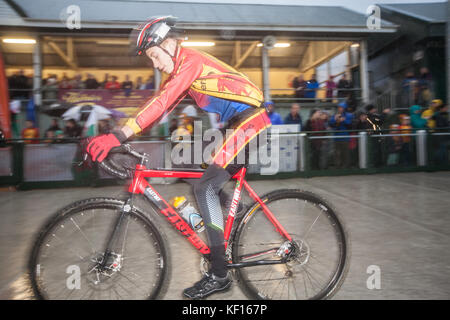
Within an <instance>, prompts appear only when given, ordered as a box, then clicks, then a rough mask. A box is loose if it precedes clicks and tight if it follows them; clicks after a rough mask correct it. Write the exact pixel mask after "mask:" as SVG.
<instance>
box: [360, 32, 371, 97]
mask: <svg viewBox="0 0 450 320" xmlns="http://www.w3.org/2000/svg"><path fill="white" fill-rule="evenodd" d="M359 50H360V51H359V55H360V57H359V59H360V62H359V73H360V78H361V98H362V101H363V103H369V70H368V60H367V59H368V58H367V41H366V40H362V41H361V42H360V45H359Z"/></svg>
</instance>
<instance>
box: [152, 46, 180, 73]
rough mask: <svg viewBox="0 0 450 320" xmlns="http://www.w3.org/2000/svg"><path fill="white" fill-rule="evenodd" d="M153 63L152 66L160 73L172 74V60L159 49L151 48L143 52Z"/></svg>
mask: <svg viewBox="0 0 450 320" xmlns="http://www.w3.org/2000/svg"><path fill="white" fill-rule="evenodd" d="M145 53H146V55H147V57H149V58H150V60H152V62H153V66H154V67H155V68H156V69H158V70H159V71H161V72H165V73H172V71H173V69H174V64H173V61H172V58H171V57H170V56H169V55H168V54H167V53H166V52H164V51H163V50H162V49H161V48H159V47H151V48H149V49H147V51H146V52H145Z"/></svg>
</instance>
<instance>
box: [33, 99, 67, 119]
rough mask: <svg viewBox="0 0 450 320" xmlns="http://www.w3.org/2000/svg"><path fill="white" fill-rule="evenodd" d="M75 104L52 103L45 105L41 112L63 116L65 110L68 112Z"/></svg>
mask: <svg viewBox="0 0 450 320" xmlns="http://www.w3.org/2000/svg"><path fill="white" fill-rule="evenodd" d="M72 106H73V104H71V103H65V102H63V103H59V102H57V103H52V104H51V105H49V106H45V107H44V108H42V109H41V112H43V113H45V114H47V115H49V116H51V117H61V116H62V115H63V114H64V112H66V111H67V110H68V109H69V108H70V107H72Z"/></svg>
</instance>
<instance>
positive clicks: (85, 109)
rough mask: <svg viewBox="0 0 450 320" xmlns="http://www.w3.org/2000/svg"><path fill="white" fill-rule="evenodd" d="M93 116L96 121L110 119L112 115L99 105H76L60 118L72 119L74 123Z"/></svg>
mask: <svg viewBox="0 0 450 320" xmlns="http://www.w3.org/2000/svg"><path fill="white" fill-rule="evenodd" d="M92 114H95V118H96V119H97V121H98V120H103V119H108V118H111V116H112V113H111V111H109V110H108V109H106V108H105V107H102V106H99V105H86V104H85V105H77V106H74V107H72V108H70V109H69V110H67V111H66V112H64V114H63V115H62V118H63V119H64V120H69V119H74V120H75V121H80V120H84V121H85V120H87V118H88V117H89V116H90V115H92Z"/></svg>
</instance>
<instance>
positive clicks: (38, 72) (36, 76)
mask: <svg viewBox="0 0 450 320" xmlns="http://www.w3.org/2000/svg"><path fill="white" fill-rule="evenodd" d="M41 40H42V39H41V38H40V37H36V43H35V45H34V48H33V99H34V103H35V105H36V106H41V105H42V93H41V85H42V46H41Z"/></svg>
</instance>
